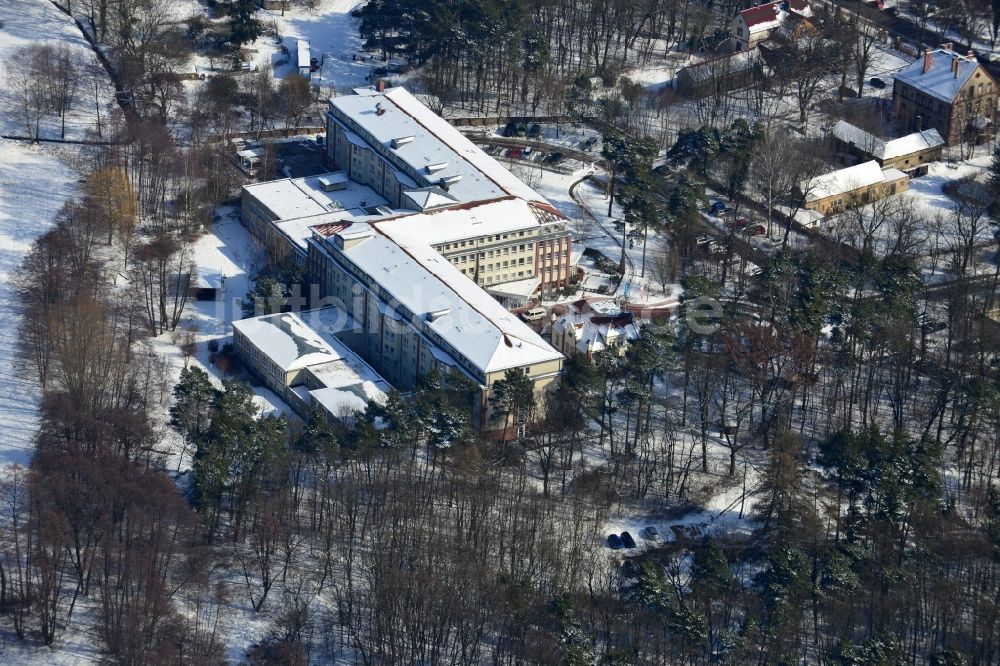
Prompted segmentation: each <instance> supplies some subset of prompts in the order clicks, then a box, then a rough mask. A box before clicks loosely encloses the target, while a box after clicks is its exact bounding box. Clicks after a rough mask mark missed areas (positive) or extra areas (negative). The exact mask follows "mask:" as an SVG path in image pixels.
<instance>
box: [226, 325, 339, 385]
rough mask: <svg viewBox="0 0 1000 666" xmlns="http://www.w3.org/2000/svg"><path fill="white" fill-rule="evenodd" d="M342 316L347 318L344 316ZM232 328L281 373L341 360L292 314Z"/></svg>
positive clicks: (327, 342) (322, 336) (326, 338)
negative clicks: (269, 360)
mask: <svg viewBox="0 0 1000 666" xmlns="http://www.w3.org/2000/svg"><path fill="white" fill-rule="evenodd" d="M342 315H343V317H345V318H349V317H350V315H348V314H347V313H346V312H342ZM351 321H352V322H353V319H352V320H351ZM233 328H234V329H235V330H236V331H239V332H240V334H241V335H243V336H244V337H246V338H247V340H248V341H249V342H250V344H252V345H253V346H254V347H255V348H257V349H258V350H259V351H260V352H261V353H262V354H264V355H265V356H267V357H268V358H269V359H271V361H273V362H274V364H275V365H277V366H278V368H279V369H280V370H282V371H283V372H289V371H292V370H298V369H301V368H306V367H308V366H310V365H316V364H318V363H327V362H329V361H337V360H340V358H341V357H342V356H341V353H340V351H339V350H337V349H335V348H334V347H333V345H332V344H331V343H330V340H329V339H328V337H327V336H324V335H320V333H318V332H317V331H316V330H314V329H313V328H311V327H310V326H308V325H307V324H306V323H305V322H304V321H302V318H301V317H299V315H297V314H296V313H294V312H282V313H279V314H273V315H264V316H262V317H252V318H250V319H240V320H238V321H234V322H233Z"/></svg>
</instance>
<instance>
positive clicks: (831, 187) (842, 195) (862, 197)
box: [796, 160, 910, 216]
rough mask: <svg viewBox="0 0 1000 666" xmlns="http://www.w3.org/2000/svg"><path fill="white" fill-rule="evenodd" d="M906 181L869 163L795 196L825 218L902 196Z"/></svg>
mask: <svg viewBox="0 0 1000 666" xmlns="http://www.w3.org/2000/svg"><path fill="white" fill-rule="evenodd" d="M909 181H910V178H909V176H907V175H906V174H905V173H903V172H902V171H900V170H899V169H896V168H893V167H888V168H885V169H883V168H882V167H881V166H879V163H878V162H876V161H875V160H869V161H868V162H863V163H861V164H856V165H854V166H852V167H847V168H846V169H840V170H838V171H832V172H830V173H827V174H823V175H822V176H817V177H815V178H813V179H811V180H809V181H807V182H805V183H802V184H801V185H800V186H799V187H798V188H797V192H796V195H797V196H800V197H801V196H803V195H804V197H805V204H804V208H806V209H807V210H815V211H816V212H817V213H820V214H821V215H823V216H827V215H832V214H835V213H839V212H841V211H843V210H844V209H845V208H847V207H848V206H850V205H852V204H856V203H862V204H866V203H870V202H872V201H876V200H878V199H882V198H884V197H887V196H890V195H893V194H899V193H901V192H905V191H906V190H907V189H909Z"/></svg>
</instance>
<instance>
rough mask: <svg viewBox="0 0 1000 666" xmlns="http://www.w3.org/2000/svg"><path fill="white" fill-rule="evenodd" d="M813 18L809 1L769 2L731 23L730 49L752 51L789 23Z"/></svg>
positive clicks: (741, 13) (752, 9) (745, 12)
mask: <svg viewBox="0 0 1000 666" xmlns="http://www.w3.org/2000/svg"><path fill="white" fill-rule="evenodd" d="M811 16H812V9H811V8H810V7H809V2H808V0H788V1H787V2H768V3H766V4H763V5H757V6H756V7H749V8H747V9H744V10H743V11H741V12H740V13H739V14H737V15H736V17H735V18H733V20H732V21H730V23H729V36H730V47H731V48H732V50H734V51H746V50H747V49H752V48H754V47H755V46H757V45H758V44H760V43H761V42H763V41H764V40H766V39H768V38H769V37H770V36H771V33H773V32H774V31H775V30H777V29H778V28H780V27H782V26H783V25H784V24H785V23H787V22H788V21H790V20H800V19H804V18H809V17H811Z"/></svg>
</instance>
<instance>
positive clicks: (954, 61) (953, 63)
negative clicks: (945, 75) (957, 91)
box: [951, 58, 958, 79]
mask: <svg viewBox="0 0 1000 666" xmlns="http://www.w3.org/2000/svg"><path fill="white" fill-rule="evenodd" d="M951 73H952V75H954V77H955V78H956V79H957V78H958V58H952V59H951Z"/></svg>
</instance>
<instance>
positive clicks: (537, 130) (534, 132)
mask: <svg viewBox="0 0 1000 666" xmlns="http://www.w3.org/2000/svg"><path fill="white" fill-rule="evenodd" d="M541 135H542V126H541V125H539V124H538V123H535V124H534V125H532V126H531V127H529V128H528V137H529V138H531V139H537V138H538V137H540V136H541Z"/></svg>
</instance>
